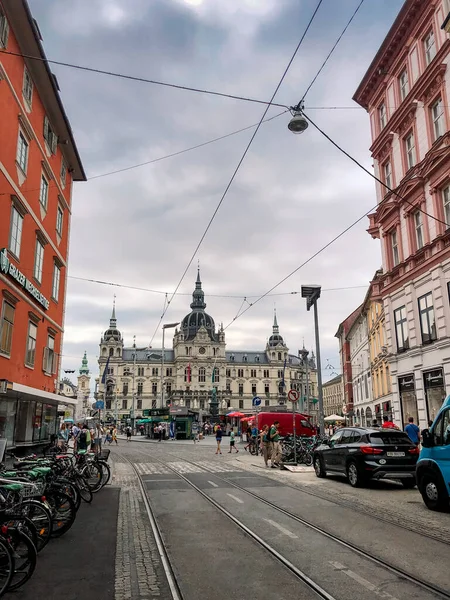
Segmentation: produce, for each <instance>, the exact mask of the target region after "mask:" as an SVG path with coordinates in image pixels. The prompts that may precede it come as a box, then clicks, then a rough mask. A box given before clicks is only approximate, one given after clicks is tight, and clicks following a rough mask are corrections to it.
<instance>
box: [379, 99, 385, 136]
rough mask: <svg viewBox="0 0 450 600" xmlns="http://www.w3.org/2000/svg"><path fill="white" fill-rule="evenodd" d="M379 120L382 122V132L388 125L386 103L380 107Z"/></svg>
mask: <svg viewBox="0 0 450 600" xmlns="http://www.w3.org/2000/svg"><path fill="white" fill-rule="evenodd" d="M378 118H379V120H380V130H382V129H384V128H385V127H386V123H387V113H386V105H385V103H384V102H383V103H382V104H380V106H379V107H378Z"/></svg>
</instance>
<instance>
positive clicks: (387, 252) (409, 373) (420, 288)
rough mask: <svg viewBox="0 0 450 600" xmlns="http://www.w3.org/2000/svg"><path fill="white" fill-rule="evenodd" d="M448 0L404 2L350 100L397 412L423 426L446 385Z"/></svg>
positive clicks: (449, 336) (449, 346) (449, 322)
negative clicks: (370, 188)
mask: <svg viewBox="0 0 450 600" xmlns="http://www.w3.org/2000/svg"><path fill="white" fill-rule="evenodd" d="M449 11H450V5H449V2H448V0H406V2H405V3H404V5H403V7H402V9H401V10H400V13H399V15H398V17H397V19H396V20H395V22H394V24H393V25H392V27H391V29H390V31H389V33H388V34H387V36H386V39H385V40H384V42H383V44H382V45H381V48H380V49H379V50H378V52H377V54H376V56H375V58H374V59H373V61H372V64H371V65H370V67H369V69H368V71H367V73H366V74H365V76H364V78H363V80H362V82H361V83H360V85H359V87H358V89H357V91H356V93H355V95H354V100H355V101H356V102H357V103H358V104H360V105H361V106H362V107H364V108H365V109H366V110H367V112H368V113H369V116H370V125H371V131H372V146H371V148H370V151H371V153H372V157H373V163H374V170H375V174H376V175H377V177H378V178H379V179H381V180H382V181H383V182H384V183H385V184H386V186H387V187H388V188H390V189H391V190H394V192H395V193H393V192H392V191H389V190H388V189H387V188H386V187H384V186H383V185H381V184H379V183H377V184H376V193H377V200H378V207H377V209H376V211H375V212H374V213H373V214H371V215H370V217H369V218H370V226H369V229H368V231H369V233H370V234H371V235H372V237H373V238H378V239H380V240H381V247H382V258H383V275H382V276H381V277H380V278H378V279H377V280H376V281H374V282H373V286H374V291H375V293H378V292H379V293H380V294H381V296H382V298H383V301H384V308H385V314H386V335H387V344H388V348H387V350H388V360H389V367H390V372H391V377H392V382H391V383H392V391H393V409H394V420H395V421H396V422H397V424H398V425H400V426H404V424H405V423H407V421H408V417H410V416H412V417H414V420H415V422H416V423H418V424H419V425H420V426H426V425H427V421H428V420H429V419H433V418H434V415H435V414H436V412H437V410H438V408H439V407H440V405H441V403H442V399H443V398H444V397H445V396H446V394H448V393H449V392H450V304H449V284H450V132H449V125H450V109H449V101H450V73H449V62H450V39H449V35H448V33H446V31H445V22H446V19H447V17H448V14H449Z"/></svg>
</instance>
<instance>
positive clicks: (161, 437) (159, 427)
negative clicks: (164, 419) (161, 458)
mask: <svg viewBox="0 0 450 600" xmlns="http://www.w3.org/2000/svg"><path fill="white" fill-rule="evenodd" d="M158 436H159V439H158V442H161V441H162V439H163V426H162V425H161V423H160V424H159V425H158Z"/></svg>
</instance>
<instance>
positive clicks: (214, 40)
mask: <svg viewBox="0 0 450 600" xmlns="http://www.w3.org/2000/svg"><path fill="white" fill-rule="evenodd" d="M29 2H30V6H31V9H32V11H33V14H34V16H35V18H36V19H37V20H38V23H39V26H40V30H41V32H42V35H43V38H44V45H45V49H46V52H47V55H48V58H50V59H54V60H59V61H65V62H71V63H77V64H80V65H86V66H89V67H94V68H99V69H104V70H109V71H115V72H120V73H126V74H130V75H135V76H139V77H145V78H148V79H154V80H162V81H167V82H172V83H176V84H181V85H187V86H192V87H198V88H202V89H211V90H217V91H221V92H226V93H230V94H236V95H242V96H250V97H254V98H260V99H264V100H268V99H270V97H271V95H272V93H273V90H274V89H275V87H276V85H277V83H278V81H279V79H280V77H281V74H282V73H283V71H284V69H285V67H286V65H287V63H288V61H289V59H290V57H291V55H292V53H293V51H294V49H295V47H296V45H297V43H298V41H299V39H300V37H301V35H302V33H303V31H304V28H305V26H306V24H307V22H308V20H309V18H310V16H311V14H312V12H313V11H314V8H315V7H316V4H317V0H29ZM358 3H359V0H324V2H323V4H322V6H321V8H320V10H319V12H318V14H317V17H316V19H315V21H314V23H313V26H312V28H311V29H310V31H309V33H308V34H307V37H306V38H305V40H304V43H303V44H302V46H301V48H300V50H299V52H298V54H297V57H296V59H295V61H294V63H293V65H292V67H291V69H290V70H289V72H288V75H287V77H286V79H285V82H284V83H283V85H282V87H281V89H280V91H279V93H278V95H277V97H276V99H275V101H278V102H280V103H282V104H287V105H293V104H295V103H296V102H298V100H299V99H300V98H301V96H302V94H303V92H304V90H305V89H306V87H307V86H308V84H309V83H310V81H311V79H312V78H313V77H314V75H315V74H316V72H317V69H318V68H319V66H320V65H321V63H322V61H323V60H324V58H325V56H326V55H327V53H328V51H329V50H330V49H331V47H332V45H333V43H334V41H335V40H336V38H337V37H338V35H339V34H340V32H341V31H342V29H343V27H344V25H345V23H346V22H347V21H348V19H349V17H350V15H351V14H352V12H353V11H354V9H355V8H356V6H357V4H358ZM402 4H403V0H366V1H365V3H364V4H363V6H362V8H361V10H360V11H359V13H358V15H357V17H356V18H355V20H354V21H353V23H352V25H351V26H350V28H349V30H348V31H347V33H346V35H345V37H344V38H343V40H342V41H341V43H340V45H339V46H338V49H337V50H336V51H335V53H334V54H333V56H332V58H331V59H330V61H329V62H328V64H327V66H326V68H325V70H324V71H323V72H322V74H321V75H320V77H319V79H318V80H317V82H316V83H315V84H314V86H313V87H312V89H311V90H310V92H309V93H308V96H307V98H306V102H305V112H307V113H308V114H310V116H311V117H312V118H313V119H314V120H315V121H316V122H317V124H319V125H320V126H321V127H322V128H323V129H324V130H325V131H326V132H327V133H328V134H329V135H331V136H332V137H333V138H334V139H335V140H336V141H337V142H338V143H340V144H341V145H343V146H344V147H345V149H346V150H348V151H349V152H350V153H351V154H353V155H354V156H355V157H357V158H358V159H359V160H360V161H361V162H362V163H363V164H364V165H365V166H366V167H368V168H370V166H371V160H370V155H369V152H368V147H369V145H370V139H369V120H368V117H367V115H366V113H365V111H363V110H362V109H355V110H332V109H325V110H324V109H320V108H318V107H336V106H341V107H342V106H346V107H349V106H354V103H353V102H352V99H351V98H352V95H353V93H354V91H355V90H356V87H357V85H358V83H359V82H360V80H361V78H362V76H363V75H364V73H365V71H366V69H367V67H368V66H369V64H370V61H371V60H372V58H373V56H374V54H375V52H376V51H377V49H378V47H379V45H380V44H381V42H382V40H383V38H384V37H385V35H386V33H387V31H388V29H389V27H390V25H391V24H392V22H393V20H394V18H395V16H396V15H397V13H398V11H399V9H400V7H401V5H402ZM53 70H54V72H55V74H56V76H57V78H58V81H59V84H60V87H61V94H62V98H63V101H64V103H65V106H66V109H67V113H68V115H69V118H70V120H71V123H72V127H73V130H74V134H75V138H76V140H77V144H78V148H79V151H80V154H81V157H82V160H83V163H84V167H85V170H86V173H87V176H88V178H91V177H94V176H96V175H101V174H104V173H107V172H110V171H114V170H118V169H122V168H126V167H129V166H132V165H135V164H138V163H143V162H146V161H150V160H153V159H156V158H159V157H163V156H165V155H167V154H171V153H174V152H177V151H179V150H183V149H185V148H188V147H190V146H194V145H196V144H200V143H202V142H206V141H208V140H210V139H213V138H215V137H219V136H222V135H225V134H227V133H230V132H232V131H235V130H237V129H239V128H243V127H246V126H248V125H252V124H254V123H257V122H258V120H259V119H260V117H261V115H262V112H263V111H264V106H262V105H258V104H254V103H246V102H241V101H237V100H231V99H226V98H218V97H213V96H207V95H202V94H198V93H191V92H187V91H181V90H175V89H170V88H165V87H160V86H155V85H150V84H147V83H139V82H133V81H127V80H125V79H118V78H113V77H108V76H105V75H99V74H94V73H89V72H83V71H77V70H74V69H69V68H65V67H59V66H54V67H53ZM279 112H281V109H280V108H275V107H273V108H271V109H270V110H269V113H268V117H271V116H274V115H276V114H277V113H279ZM288 121H289V115H283V116H280V117H278V118H276V119H274V120H272V121H270V122H269V123H266V124H264V125H263V126H262V127H261V129H260V131H259V132H258V134H257V136H256V138H255V141H254V143H253V145H252V147H251V150H250V152H249V154H248V155H247V157H246V159H245V161H244V163H243V165H242V168H241V170H240V171H239V173H238V176H237V178H236V180H235V182H234V183H233V185H232V187H231V189H230V191H229V193H228V195H227V197H226V200H225V201H224V203H223V205H222V207H221V209H220V211H219V213H218V215H217V217H216V219H215V221H214V223H213V225H212V227H211V229H210V231H209V233H208V235H207V237H206V238H205V240H204V242H203V245H202V246H201V248H200V251H199V253H198V259H199V260H200V265H201V276H202V281H203V288H204V290H205V294H206V301H207V304H208V306H207V311H208V312H209V313H210V314H211V315H212V316H213V318H214V319H215V321H216V323H220V322H223V323H224V325H227V324H228V323H230V322H231V321H232V320H233V318H234V317H235V316H236V314H237V313H238V311H239V309H240V307H241V306H242V305H243V306H244V307H246V306H248V303H245V302H244V304H243V299H244V297H246V298H247V300H248V302H250V303H251V302H252V301H254V300H255V299H256V297H257V296H259V295H261V294H263V293H264V292H266V291H267V290H268V289H270V288H271V287H272V286H273V285H275V284H276V283H277V282H278V281H280V280H281V279H282V278H283V277H284V276H286V275H287V274H288V273H290V272H291V271H293V270H294V269H295V268H296V267H297V266H298V265H300V264H301V263H302V262H303V261H305V260H306V259H307V258H308V257H309V256H310V255H311V254H313V253H314V252H316V251H317V250H318V249H319V248H320V247H321V246H323V245H324V244H326V243H327V242H328V241H329V240H330V239H331V238H333V237H334V236H335V235H336V234H338V233H339V232H340V231H341V230H342V229H344V228H345V227H346V226H348V225H349V224H350V223H351V222H352V221H354V220H355V219H356V218H358V217H359V216H361V215H362V214H364V213H365V212H366V211H368V210H369V209H370V208H371V207H372V206H373V205H374V204H375V202H376V200H375V193H374V182H373V180H371V178H370V177H369V176H368V175H367V174H365V173H364V172H362V171H361V170H359V169H358V168H357V167H356V166H355V165H353V164H352V163H351V162H349V161H348V159H347V158H345V157H344V156H342V155H341V154H340V153H339V152H338V151H337V150H336V149H335V148H333V147H332V146H331V145H330V144H329V142H328V141H327V140H326V139H324V138H323V137H321V136H320V134H319V133H318V132H316V131H315V130H314V129H313V128H312V127H310V128H309V129H308V130H307V131H306V132H305V133H304V134H303V135H301V136H294V135H292V134H291V133H290V132H289V131H288V129H287V124H288ZM251 134H252V131H246V132H243V133H240V134H238V135H235V136H232V137H229V138H227V139H226V140H223V141H219V142H216V143H214V144H210V145H208V146H206V147H204V148H200V149H197V150H193V151H191V152H188V153H185V154H182V155H180V156H177V157H173V158H169V159H167V160H162V161H160V162H157V163H155V164H152V165H147V166H142V167H139V168H136V169H131V170H128V171H125V172H123V173H119V174H115V175H110V176H107V177H99V178H96V179H92V180H91V181H88V182H86V183H79V184H77V185H76V186H75V189H74V196H73V218H72V234H71V250H70V268H69V276H70V279H69V285H68V296H67V312H66V332H65V344H64V350H63V354H64V356H63V359H62V368H63V369H76V368H79V366H80V361H81V357H82V354H83V352H84V350H86V351H87V352H88V356H89V359H90V366H91V368H92V371H93V374H94V375H97V373H98V367H97V363H96V358H97V355H98V344H99V341H100V335H101V332H102V331H104V330H105V329H106V328H107V326H108V324H109V318H110V313H111V306H112V301H113V295H114V294H116V296H117V299H116V304H117V318H118V324H119V327H120V329H121V330H122V332H123V335H124V337H125V342H126V343H127V344H131V343H132V337H133V335H136V340H137V344H138V345H139V346H145V345H147V344H148V343H149V342H150V340H151V339H152V337H153V334H154V331H155V328H156V326H157V324H158V321H159V317H160V316H161V313H162V311H163V305H164V298H165V296H164V293H162V294H158V293H152V292H149V291H140V290H133V289H130V288H126V287H112V286H108V285H101V284H98V283H90V282H87V281H81V280H79V279H77V278H88V279H96V280H102V281H106V282H112V283H116V284H122V285H124V286H135V287H139V288H147V289H151V290H159V291H161V292H168V293H169V294H170V293H171V292H172V291H173V290H174V288H175V286H176V285H177V283H178V281H179V279H180V277H181V275H182V273H183V271H184V270H185V268H186V266H187V262H188V260H189V258H190V257H191V255H192V252H193V250H194V248H195V246H196V245H197V243H198V241H199V239H200V236H201V235H202V233H203V231H204V228H205V227H206V225H207V223H208V221H209V219H210V217H211V215H212V213H213V211H214V209H215V207H216V205H217V203H218V201H219V200H220V197H221V195H222V193H223V191H224V189H225V186H226V185H227V183H228V181H229V178H230V177H231V175H232V173H233V171H234V169H235V167H236V165H237V163H238V161H239V159H240V157H241V155H242V152H243V150H244V148H245V146H246V144H247V142H248V140H249V138H250V136H251ZM366 228H367V222H366V220H364V221H363V222H362V223H360V224H359V225H358V226H356V227H355V228H354V229H353V230H352V231H351V232H349V233H347V234H346V235H345V236H344V237H343V238H341V239H340V240H339V241H338V242H336V243H335V244H333V246H331V247H330V248H329V249H328V250H326V251H325V252H324V253H322V254H321V255H320V256H319V257H317V258H316V259H314V260H313V261H312V262H311V263H310V264H308V265H307V266H305V267H304V268H302V269H301V270H300V271H299V272H298V273H297V274H296V275H294V276H293V277H291V278H290V279H289V280H288V281H286V282H285V283H284V284H282V285H281V286H280V287H279V288H277V289H276V290H275V292H276V293H278V294H283V295H275V296H268V297H266V298H265V299H264V300H262V301H261V302H259V303H258V304H257V305H256V306H254V307H252V308H251V309H250V310H248V311H247V312H246V313H245V315H243V316H242V317H241V318H239V319H237V320H236V321H235V322H234V323H233V324H232V325H231V326H230V327H229V328H228V329H227V331H226V339H227V346H228V348H229V349H230V348H245V349H249V350H250V349H262V348H263V347H264V346H265V343H266V339H267V337H268V335H270V332H271V325H272V318H273V309H274V307H276V309H277V314H278V320H279V324H280V329H281V333H282V335H283V336H284V337H285V340H286V341H287V343H288V345H289V347H290V349H291V351H293V352H296V351H297V349H298V348H299V347H301V345H302V343H303V340H304V342H305V345H306V346H307V347H310V348H311V347H313V344H314V336H313V322H312V314H310V313H307V311H306V308H305V305H304V300H302V299H301V297H300V295H299V294H291V293H290V292H296V291H299V290H300V287H301V285H302V284H309V283H317V284H320V285H322V287H323V289H324V291H323V294H322V298H321V300H320V321H321V345H322V355H323V362H324V367H325V366H326V365H327V363H328V364H329V365H331V366H333V367H334V369H328V370H326V371H325V374H328V375H331V373H333V372H337V371H338V370H339V364H338V363H339V359H338V352H337V343H336V340H335V338H334V334H335V332H336V329H337V327H338V324H339V322H340V321H342V320H343V319H344V318H345V317H346V316H347V315H348V314H349V313H350V312H352V311H353V310H354V308H355V307H356V306H357V305H358V304H359V303H360V302H361V301H362V299H363V298H364V295H365V291H366V290H365V286H367V284H368V282H369V280H370V279H371V277H372V275H373V273H374V271H375V270H376V268H378V266H379V265H380V263H381V256H380V249H379V245H378V241H374V240H372V239H371V238H370V236H369V235H368V234H367V233H366V231H365V230H366ZM196 268H197V259H196V260H195V261H194V263H193V264H192V266H191V268H190V269H189V271H188V273H187V276H186V278H185V279H184V281H183V283H182V285H181V287H180V292H182V294H180V295H177V296H176V297H175V298H174V300H173V302H172V304H171V305H170V308H169V310H168V312H167V315H166V317H165V322H171V321H181V319H182V318H183V317H184V315H185V314H187V313H188V312H189V303H190V301H191V299H190V294H191V293H192V289H193V286H194V281H195V277H196ZM334 288H341V289H338V290H336V289H334ZM342 288H351V289H342ZM328 290H330V291H328ZM160 343H161V331H160V330H159V331H157V333H156V335H155V336H154V340H153V347H158V346H159V345H160ZM169 343H170V342H169Z"/></svg>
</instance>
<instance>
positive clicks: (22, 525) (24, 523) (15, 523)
mask: <svg viewBox="0 0 450 600" xmlns="http://www.w3.org/2000/svg"><path fill="white" fill-rule="evenodd" d="M0 525H6V526H7V527H12V528H14V529H20V530H21V531H23V532H24V534H25V535H27V536H28V537H29V538H30V540H31V541H32V542H33V544H34V546H35V548H36V550H37V549H38V533H37V529H36V525H35V524H34V523H33V521H32V520H31V519H29V518H28V517H24V516H23V515H8V516H6V515H5V516H2V517H1V520H0Z"/></svg>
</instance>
